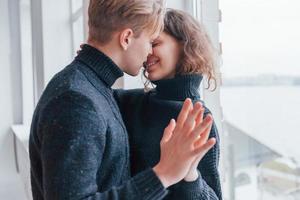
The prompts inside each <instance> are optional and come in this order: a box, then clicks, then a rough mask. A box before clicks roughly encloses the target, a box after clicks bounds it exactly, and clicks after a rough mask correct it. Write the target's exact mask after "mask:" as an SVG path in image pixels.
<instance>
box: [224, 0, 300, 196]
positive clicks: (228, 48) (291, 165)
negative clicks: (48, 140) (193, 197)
mask: <svg viewBox="0 0 300 200" xmlns="http://www.w3.org/2000/svg"><path fill="white" fill-rule="evenodd" d="M220 3H221V9H222V13H223V22H222V24H221V40H222V43H223V56H222V57H223V66H222V68H221V69H222V73H223V75H224V76H223V87H222V89H221V103H222V106H223V110H224V130H225V133H226V135H227V138H226V149H227V152H228V158H229V159H226V169H227V171H226V172H227V175H228V179H227V180H228V181H227V183H226V184H227V186H228V188H229V190H228V192H229V195H230V198H229V199H231V200H235V199H236V200H240V199H242V200H247V199H251V200H252V199H260V200H283V199H285V200H288V199H300V171H299V169H300V154H299V147H298V145H299V141H300V137H299V134H298V132H299V128H298V124H299V119H300V106H299V98H300V96H299V94H300V87H299V80H300V78H299V77H300V68H299V67H297V66H298V65H299V58H298V57H299V53H300V51H299V46H300V37H299V35H300V29H299V27H298V26H297V25H296V24H299V23H300V14H299V12H298V11H299V9H300V4H299V1H297V0H291V1H285V0H276V1H267V0H263V1H261V0H260V1H258V0H254V1H253V0H252V1H234V0H220Z"/></svg>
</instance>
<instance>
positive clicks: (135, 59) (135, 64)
mask: <svg viewBox="0 0 300 200" xmlns="http://www.w3.org/2000/svg"><path fill="white" fill-rule="evenodd" d="M158 35H159V32H157V33H154V34H149V33H148V32H147V31H143V32H142V33H141V35H140V36H139V37H138V38H134V39H133V40H132V43H131V45H130V47H129V48H128V50H127V51H126V57H125V66H124V72H125V73H127V74H129V75H131V76H137V75H138V74H139V71H140V69H141V67H142V66H143V63H144V62H145V61H146V60H147V56H148V55H149V54H152V42H153V41H154V40H155V39H156V38H157V37H158Z"/></svg>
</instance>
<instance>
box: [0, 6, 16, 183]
mask: <svg viewBox="0 0 300 200" xmlns="http://www.w3.org/2000/svg"><path fill="white" fill-rule="evenodd" d="M0 13H1V15H0V27H1V29H0V38H1V45H0V94H1V98H0V181H1V180H4V176H7V175H9V174H12V173H15V171H16V170H15V165H14V154H13V139H12V133H11V131H10V126H11V125H12V124H13V122H14V116H13V113H14V105H13V93H12V91H13V89H14V88H13V85H12V76H13V74H12V70H13V69H12V66H11V61H10V56H11V48H10V33H9V30H10V27H9V16H8V15H9V13H8V0H0Z"/></svg>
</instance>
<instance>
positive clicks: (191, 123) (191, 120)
mask: <svg viewBox="0 0 300 200" xmlns="http://www.w3.org/2000/svg"><path fill="white" fill-rule="evenodd" d="M200 111H201V104H200V103H196V104H195V105H194V109H193V110H192V111H191V112H190V113H189V114H188V116H187V118H186V121H185V123H184V125H183V129H182V131H183V133H186V134H190V132H191V131H192V130H193V129H194V127H195V124H196V118H197V117H198V115H199V113H200Z"/></svg>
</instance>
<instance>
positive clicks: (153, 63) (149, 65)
mask: <svg viewBox="0 0 300 200" xmlns="http://www.w3.org/2000/svg"><path fill="white" fill-rule="evenodd" d="M156 63H158V62H157V61H154V62H150V63H147V67H151V66H152V65H155V64H156Z"/></svg>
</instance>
